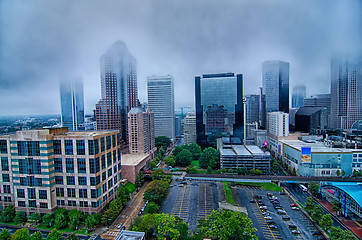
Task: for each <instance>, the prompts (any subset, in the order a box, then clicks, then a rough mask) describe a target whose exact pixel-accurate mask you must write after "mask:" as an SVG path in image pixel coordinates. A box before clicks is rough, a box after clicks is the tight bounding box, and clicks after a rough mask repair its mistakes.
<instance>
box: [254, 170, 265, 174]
mask: <svg viewBox="0 0 362 240" xmlns="http://www.w3.org/2000/svg"><path fill="white" fill-rule="evenodd" d="M262 174H263V173H262V172H261V171H260V170H259V169H255V175H262Z"/></svg>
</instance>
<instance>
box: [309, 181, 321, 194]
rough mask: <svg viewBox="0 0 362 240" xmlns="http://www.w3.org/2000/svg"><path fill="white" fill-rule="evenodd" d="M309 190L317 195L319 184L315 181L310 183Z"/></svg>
mask: <svg viewBox="0 0 362 240" xmlns="http://www.w3.org/2000/svg"><path fill="white" fill-rule="evenodd" d="M308 190H309V191H310V192H311V193H312V194H313V195H316V194H317V193H318V192H319V185H318V184H317V183H315V182H310V183H309V185H308Z"/></svg>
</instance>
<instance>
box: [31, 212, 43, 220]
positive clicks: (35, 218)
mask: <svg viewBox="0 0 362 240" xmlns="http://www.w3.org/2000/svg"><path fill="white" fill-rule="evenodd" d="M29 220H30V221H31V222H33V223H40V222H41V215H40V213H37V212H35V213H32V214H31V215H30V217H29Z"/></svg>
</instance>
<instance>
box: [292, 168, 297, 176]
mask: <svg viewBox="0 0 362 240" xmlns="http://www.w3.org/2000/svg"><path fill="white" fill-rule="evenodd" d="M292 175H293V176H297V170H295V168H293V169H292Z"/></svg>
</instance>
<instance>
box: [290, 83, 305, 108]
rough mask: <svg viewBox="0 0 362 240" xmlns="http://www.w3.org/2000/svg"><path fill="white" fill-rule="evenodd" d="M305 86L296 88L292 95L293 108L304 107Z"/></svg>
mask: <svg viewBox="0 0 362 240" xmlns="http://www.w3.org/2000/svg"><path fill="white" fill-rule="evenodd" d="M305 96H306V91H305V86H295V87H294V88H293V94H292V108H299V107H304V98H305Z"/></svg>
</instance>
